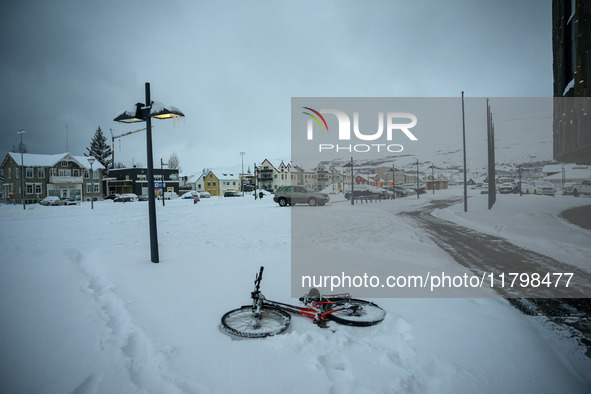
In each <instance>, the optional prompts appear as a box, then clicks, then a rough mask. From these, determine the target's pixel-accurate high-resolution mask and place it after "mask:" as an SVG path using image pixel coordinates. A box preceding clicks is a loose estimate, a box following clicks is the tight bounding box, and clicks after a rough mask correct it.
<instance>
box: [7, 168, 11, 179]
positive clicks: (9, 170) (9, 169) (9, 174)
mask: <svg viewBox="0 0 591 394" xmlns="http://www.w3.org/2000/svg"><path fill="white" fill-rule="evenodd" d="M11 178H12V167H8V176H7V177H6V179H11Z"/></svg>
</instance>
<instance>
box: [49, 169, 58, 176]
mask: <svg viewBox="0 0 591 394" xmlns="http://www.w3.org/2000/svg"><path fill="white" fill-rule="evenodd" d="M50 171H51V172H50V174H51V176H56V175H57V170H56V169H55V168H52V169H51V170H50Z"/></svg>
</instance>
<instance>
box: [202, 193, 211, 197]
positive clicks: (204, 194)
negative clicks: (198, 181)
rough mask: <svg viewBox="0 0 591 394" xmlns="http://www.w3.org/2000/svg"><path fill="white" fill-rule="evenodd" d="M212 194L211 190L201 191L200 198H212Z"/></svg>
mask: <svg viewBox="0 0 591 394" xmlns="http://www.w3.org/2000/svg"><path fill="white" fill-rule="evenodd" d="M210 197H211V194H209V192H199V198H210Z"/></svg>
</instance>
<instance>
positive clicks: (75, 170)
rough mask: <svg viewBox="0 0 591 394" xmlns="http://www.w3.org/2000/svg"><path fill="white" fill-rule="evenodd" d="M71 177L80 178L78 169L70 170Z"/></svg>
mask: <svg viewBox="0 0 591 394" xmlns="http://www.w3.org/2000/svg"><path fill="white" fill-rule="evenodd" d="M72 175H74V176H80V170H79V169H78V168H74V169H73V170H72Z"/></svg>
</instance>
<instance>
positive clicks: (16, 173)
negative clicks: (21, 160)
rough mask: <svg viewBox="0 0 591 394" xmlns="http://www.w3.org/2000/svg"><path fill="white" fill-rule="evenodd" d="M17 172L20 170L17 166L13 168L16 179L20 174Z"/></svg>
mask: <svg viewBox="0 0 591 394" xmlns="http://www.w3.org/2000/svg"><path fill="white" fill-rule="evenodd" d="M19 172H20V171H19V168H18V167H16V168H15V169H14V175H15V177H16V179H18V178H19V175H20V174H19Z"/></svg>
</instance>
